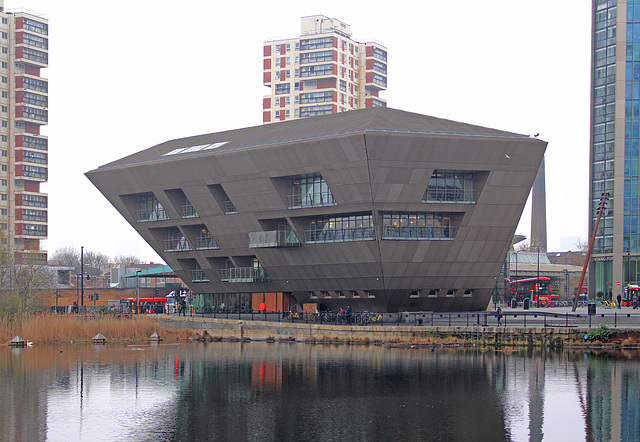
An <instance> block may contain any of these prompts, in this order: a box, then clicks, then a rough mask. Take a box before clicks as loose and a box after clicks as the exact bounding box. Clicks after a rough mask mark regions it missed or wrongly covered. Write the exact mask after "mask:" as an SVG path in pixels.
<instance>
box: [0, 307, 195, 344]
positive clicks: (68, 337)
mask: <svg viewBox="0 0 640 442" xmlns="http://www.w3.org/2000/svg"><path fill="white" fill-rule="evenodd" d="M154 332H156V333H158V334H159V335H160V336H161V337H162V338H163V339H164V340H165V341H179V340H185V339H187V338H188V337H189V336H191V335H192V334H193V332H192V331H189V330H180V329H168V328H165V327H162V326H161V325H160V324H158V322H156V321H155V320H154V319H153V318H148V317H139V318H130V317H128V318H125V317H120V318H119V317H113V316H91V315H88V316H82V315H78V316H75V315H49V314H43V315H28V316H24V317H20V318H14V319H13V320H11V321H9V320H8V319H6V318H0V342H6V343H8V342H9V341H10V340H11V339H12V338H13V337H14V336H16V335H18V336H20V337H21V338H22V339H25V340H27V341H32V342H34V343H40V344H45V343H58V342H72V341H91V339H92V338H93V337H94V336H95V335H96V334H98V333H102V334H103V335H104V336H106V337H107V339H108V340H109V341H142V340H146V339H148V338H149V336H151V335H152V334H153V333H154Z"/></svg>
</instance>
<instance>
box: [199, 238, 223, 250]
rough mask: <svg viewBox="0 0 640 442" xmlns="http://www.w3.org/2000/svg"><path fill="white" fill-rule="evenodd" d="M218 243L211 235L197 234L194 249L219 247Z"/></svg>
mask: <svg viewBox="0 0 640 442" xmlns="http://www.w3.org/2000/svg"><path fill="white" fill-rule="evenodd" d="M219 248H220V247H219V246H218V243H217V242H216V240H215V239H213V237H212V236H199V237H197V238H196V250H213V249H219Z"/></svg>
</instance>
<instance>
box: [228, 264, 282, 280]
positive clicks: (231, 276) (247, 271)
mask: <svg viewBox="0 0 640 442" xmlns="http://www.w3.org/2000/svg"><path fill="white" fill-rule="evenodd" d="M220 279H221V280H222V282H269V281H270V279H269V277H268V276H267V275H266V273H265V271H264V268H262V267H233V268H230V269H220Z"/></svg>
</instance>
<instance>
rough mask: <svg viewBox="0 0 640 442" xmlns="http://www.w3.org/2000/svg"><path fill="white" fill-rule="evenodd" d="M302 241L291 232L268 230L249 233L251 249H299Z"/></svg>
mask: <svg viewBox="0 0 640 442" xmlns="http://www.w3.org/2000/svg"><path fill="white" fill-rule="evenodd" d="M298 246H300V240H299V239H298V237H297V236H296V234H295V233H293V232H292V231H291V230H268V231H266V232H249V248H250V249H255V248H261V247H298Z"/></svg>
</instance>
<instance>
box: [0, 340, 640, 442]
mask: <svg viewBox="0 0 640 442" xmlns="http://www.w3.org/2000/svg"><path fill="white" fill-rule="evenodd" d="M638 360H639V358H638V355H637V354H628V353H607V354H595V353H593V354H584V353H575V352H562V353H528V352H525V351H521V352H514V353H510V354H509V353H503V352H493V351H477V350H450V349H438V350H436V351H432V350H431V349H388V348H382V347H374V346H348V345H342V346H337V345H332V346H329V345H327V346H324V345H304V344H284V343H274V344H267V343H256V342H254V343H248V344H240V343H212V344H188V345H142V346H127V347H119V346H115V345H107V346H104V347H98V346H95V347H94V346H92V345H85V346H82V345H76V346H40V347H33V348H30V349H19V350H9V349H2V350H1V351H0V395H1V397H2V398H3V400H4V401H5V404H6V406H4V407H2V409H1V410H0V439H2V440H20V439H22V440H43V439H52V440H56V439H65V438H66V439H69V438H71V439H77V440H90V439H96V438H97V439H109V440H113V439H128V440H175V439H190V440H191V439H193V440H200V439H223V440H224V439H238V438H240V439H249V440H252V439H253V440H255V439H266V440H275V439H278V440H292V439H321V438H322V439H344V438H354V437H355V438H356V439H380V438H394V439H409V440H416V439H434V438H435V439H453V440H527V439H529V440H542V439H555V438H559V437H564V438H565V439H566V438H570V439H581V440H584V439H588V440H640V430H639V425H640V424H639V423H638V422H639V421H640V395H639V392H640V388H639V387H640V385H638V384H639V378H638V372H639V370H638V369H639V368H640V362H638Z"/></svg>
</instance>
